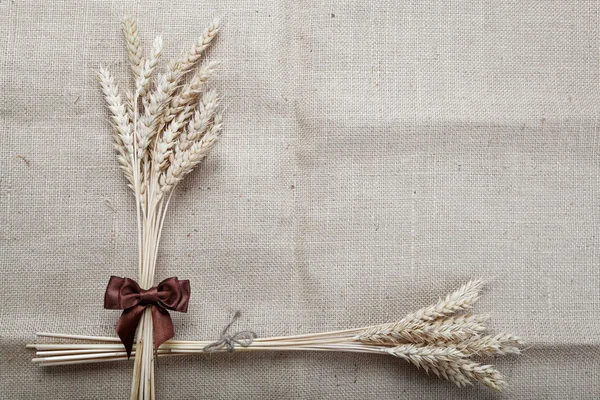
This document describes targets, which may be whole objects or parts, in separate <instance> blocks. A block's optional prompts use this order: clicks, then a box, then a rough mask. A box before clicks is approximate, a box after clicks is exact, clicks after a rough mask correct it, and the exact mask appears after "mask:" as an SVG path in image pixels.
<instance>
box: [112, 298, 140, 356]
mask: <svg viewBox="0 0 600 400" xmlns="http://www.w3.org/2000/svg"><path fill="white" fill-rule="evenodd" d="M144 308H145V307H144V306H140V305H137V306H134V307H131V308H127V309H125V310H124V311H123V314H121V318H119V321H118V322H117V327H116V331H117V334H118V335H119V338H120V339H121V342H123V345H124V346H125V351H126V352H127V358H129V357H131V351H132V350H133V342H134V341H135V330H136V329H137V326H138V324H139V323H140V319H141V318H142V315H143V314H144Z"/></svg>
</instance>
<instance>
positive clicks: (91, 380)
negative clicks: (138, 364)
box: [0, 0, 600, 399]
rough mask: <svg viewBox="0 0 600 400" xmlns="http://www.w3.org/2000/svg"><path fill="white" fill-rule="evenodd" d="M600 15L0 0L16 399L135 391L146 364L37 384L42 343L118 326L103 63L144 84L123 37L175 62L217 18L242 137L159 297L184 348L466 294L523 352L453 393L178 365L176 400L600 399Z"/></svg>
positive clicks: (309, 371)
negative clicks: (475, 292)
mask: <svg viewBox="0 0 600 400" xmlns="http://www.w3.org/2000/svg"><path fill="white" fill-rule="evenodd" d="M599 12H600V3H599V2H598V1H596V0H587V1H586V0H562V1H539V0H529V1H484V0H471V1H455V0H452V1H447V0H446V1H410V2H408V1H406V2H404V1H392V0H382V1H372V2H364V1H341V0H335V1H316V0H315V1H294V0H288V1H275V0H273V1H266V0H260V1H259V0H250V1H248V0H226V1H217V0H211V1H196V0H188V1H175V2H160V1H104V0H102V1H75V0H68V1H63V0H45V1H28V0H0V132H1V135H0V166H1V171H2V173H1V175H0V226H1V229H0V284H1V290H0V310H1V316H0V392H1V393H2V397H4V398H19V399H20V398H23V399H27V398H46V399H62V398H78V399H99V398H111V399H112V398H115V399H117V398H125V397H126V396H127V394H128V391H129V385H130V379H131V369H132V368H131V363H127V362H119V363H111V364H96V365H89V366H77V367H60V368H48V369H44V368H40V367H38V366H35V365H32V364H31V363H30V362H29V360H30V358H31V357H32V355H33V354H32V352H30V351H28V350H26V349H25V348H24V345H25V343H27V342H31V341H32V340H34V332H36V331H50V332H62V333H73V334H90V335H91V334H93V335H114V330H113V329H114V325H115V323H116V321H117V319H118V316H119V312H118V311H108V310H104V309H103V308H102V299H103V293H104V289H105V286H106V283H107V281H108V277H109V276H110V275H120V276H130V277H135V272H136V270H137V267H136V254H137V250H136V231H135V219H134V210H135V208H134V203H133V199H132V196H131V194H130V192H129V189H127V188H126V185H125V180H124V178H123V177H122V176H121V173H120V171H119V170H118V167H117V163H116V160H115V156H114V154H113V150H112V147H111V137H110V127H109V123H108V113H107V111H106V109H105V107H104V103H103V99H102V96H101V94H100V92H99V90H98V87H97V84H96V82H95V77H94V70H95V69H97V68H98V67H99V66H106V67H108V68H109V69H110V70H111V71H112V72H113V73H114V74H115V75H116V77H117V78H118V79H117V80H118V83H119V84H120V85H121V86H122V87H123V86H125V85H126V84H128V83H130V75H129V70H128V66H127V64H126V57H125V53H124V50H123V43H122V40H121V36H120V31H119V23H120V21H121V19H122V17H123V15H125V14H131V15H134V16H136V17H137V18H138V23H139V28H140V34H141V36H142V38H143V39H144V40H145V41H144V44H145V45H146V48H147V49H148V48H149V45H150V44H151V41H152V39H153V38H154V36H156V35H159V34H162V35H163V37H164V40H165V54H164V59H170V58H172V57H175V56H177V55H179V54H180V52H181V51H183V50H186V49H187V48H188V46H189V45H190V44H191V43H192V42H193V41H194V40H195V38H197V37H198V36H199V35H200V33H201V32H202V30H203V29H204V28H205V27H206V26H207V25H208V24H209V22H210V20H211V19H212V18H213V17H216V16H218V17H221V18H222V22H223V28H222V31H221V34H220V35H219V38H218V40H216V42H215V43H214V45H213V47H212V48H211V50H210V52H209V53H208V57H209V58H210V59H211V60H218V61H220V62H221V68H220V71H219V74H218V76H217V77H216V78H214V79H213V80H212V82H211V86H212V87H214V88H217V89H218V90H219V91H220V92H221V93H222V94H223V95H224V101H223V104H224V106H225V108H226V112H225V114H224V123H225V129H224V132H223V135H222V139H221V141H220V142H219V144H218V145H217V147H216V148H215V150H214V151H213V153H211V155H210V156H209V157H208V159H207V160H206V162H204V163H203V164H202V165H201V166H200V167H199V168H198V169H197V170H196V171H195V172H194V173H193V174H192V175H191V176H190V177H189V178H186V181H185V182H184V183H183V184H182V186H181V187H180V188H179V189H177V194H176V195H175V196H174V200H173V202H172V207H171V208H170V210H169V216H168V218H167V222H166V225H165V229H164V237H163V241H162V243H161V251H160V258H159V262H158V267H157V268H158V270H157V276H156V281H157V282H158V281H160V280H162V279H164V278H166V277H169V276H173V275H176V276H178V277H180V278H182V279H190V280H191V281H192V297H191V302H190V307H189V312H188V314H178V313H174V315H173V319H174V322H175V329H176V333H177V338H181V339H212V338H215V339H216V338H217V337H218V335H219V332H220V330H221V329H222V327H223V326H225V325H226V324H227V322H228V321H229V319H230V318H231V316H232V314H233V312H234V311H235V310H238V309H239V310H241V311H242V318H241V319H240V320H239V322H238V323H237V325H236V326H237V328H239V329H240V330H241V329H251V330H254V331H256V332H257V333H258V335H260V336H272V335H286V334H299V333H308V332H315V331H325V330H337V329H344V328H349V327H357V326H363V325H369V324H375V323H383V322H389V321H394V320H397V319H399V318H400V317H401V316H403V315H404V314H406V313H407V312H410V311H413V310H415V309H417V308H419V307H422V306H424V305H428V304H429V303H430V302H432V301H434V300H436V299H437V297H438V296H440V295H443V294H445V293H447V292H449V291H452V290H453V289H455V288H456V287H458V286H459V285H460V284H462V283H463V282H465V281H466V280H468V279H469V278H471V277H480V278H483V279H486V280H489V281H490V283H489V284H488V286H487V288H486V290H485V292H484V295H483V298H482V299H481V301H480V303H478V305H477V307H476V310H477V311H478V312H484V313H490V314H491V315H492V320H491V326H492V328H493V329H494V330H496V331H500V330H502V331H507V332H511V333H514V334H517V335H519V336H522V337H524V338H526V340H527V342H528V350H527V351H526V352H525V354H524V355H523V356H522V357H516V358H514V357H507V358H500V359H497V360H492V362H493V363H495V364H496V365H497V366H498V368H499V369H500V371H501V372H502V373H504V374H505V375H506V378H507V380H508V382H509V383H510V385H511V387H510V388H509V389H508V391H507V392H506V394H504V395H503V396H502V395H498V394H494V393H492V392H490V391H489V390H487V389H485V388H482V387H481V386H479V385H476V386H475V387H473V388H467V389H463V390H460V389H457V388H455V387H453V386H452V385H451V384H450V383H448V382H446V381H442V380H438V379H436V378H431V377H428V376H427V375H426V374H424V373H423V372H422V371H418V370H416V369H415V368H414V367H412V366H409V365H407V364H406V363H405V362H404V361H401V360H397V359H394V358H392V357H382V356H371V355H353V354H350V355H343V354H314V353H300V352H298V353H274V354H226V355H214V356H212V357H187V358H177V359H164V360H163V361H161V362H160V365H159V367H158V369H157V371H156V380H157V392H158V394H159V397H160V398H163V399H189V398H221V399H226V398H248V399H280V398H284V399H301V398H330V399H353V398H356V399H368V398H377V399H395V398H419V399H447V398H453V399H471V398H481V399H500V398H511V399H540V398H544V399H566V398H572V399H593V398H598V396H599V395H600V377H599V376H600V351H599V345H600V339H599V338H600V322H598V316H599V315H600V269H599V264H600V254H599V248H600V246H599V244H600V236H599V235H600V232H599V228H600V219H599V218H600V208H599V205H600V188H599V187H600V185H599V183H600V155H599V151H600V141H599V126H600V122H599V118H598V117H599V116H600V90H599V89H600V87H599V82H600V76H599V75H600V74H599V72H600V64H599V49H600V31H599V26H600V15H599Z"/></svg>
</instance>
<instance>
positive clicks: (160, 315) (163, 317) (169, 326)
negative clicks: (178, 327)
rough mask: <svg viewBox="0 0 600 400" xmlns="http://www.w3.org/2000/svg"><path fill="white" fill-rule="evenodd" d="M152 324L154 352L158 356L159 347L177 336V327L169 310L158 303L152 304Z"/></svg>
mask: <svg viewBox="0 0 600 400" xmlns="http://www.w3.org/2000/svg"><path fill="white" fill-rule="evenodd" d="M152 324H153V325H154V354H155V356H157V355H158V353H157V352H158V347H159V346H160V345H161V344H163V343H164V342H166V341H167V340H169V339H171V338H172V337H174V336H175V329H174V328H173V321H172V320H171V316H170V315H169V312H168V311H167V310H166V309H164V308H163V307H160V306H157V305H154V306H152Z"/></svg>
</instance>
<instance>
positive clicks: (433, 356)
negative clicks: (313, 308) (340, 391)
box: [27, 280, 523, 391]
mask: <svg viewBox="0 0 600 400" xmlns="http://www.w3.org/2000/svg"><path fill="white" fill-rule="evenodd" d="M482 285H483V283H482V282H481V281H478V280H474V281H470V282H468V283H466V284H465V285H463V286H461V287H460V288H459V289H458V290H456V291H455V292H453V293H451V294H449V295H448V296H446V297H445V298H444V299H442V300H440V301H438V302H437V303H435V304H433V305H431V306H429V307H425V308H422V309H420V310H418V311H417V312H415V313H411V314H408V315H407V316H406V317H404V318H403V319H401V320H400V321H398V322H395V323H389V324H382V325H374V326H368V327H362V328H354V329H347V330H342V331H334V332H323V333H314V334H304V335H294V336H280V337H267V338H254V337H251V336H248V335H246V336H245V337H243V338H238V339H236V336H237V334H235V335H227V333H226V332H224V333H223V335H222V338H221V340H220V341H218V342H217V343H218V344H219V345H218V346H214V345H215V342H214V341H211V340H204V341H185V340H169V341H167V342H165V343H164V344H162V345H161V346H160V347H159V348H158V350H157V355H158V357H168V356H182V355H192V354H206V353H214V352H227V351H234V352H239V351H243V352H256V351H330V352H355V353H371V354H383V355H391V356H394V357H398V358H401V359H403V360H406V361H408V362H409V363H411V364H413V365H415V366H416V367H418V368H421V369H423V370H425V371H426V372H428V373H429V372H431V373H433V374H435V375H436V376H438V377H441V378H444V379H447V380H449V381H451V382H453V383H455V384H456V385H458V386H459V387H462V386H466V385H470V384H472V383H473V382H481V383H483V384H484V385H486V386H488V387H490V388H492V389H494V390H497V391H501V390H502V389H503V388H504V387H505V385H506V383H505V380H504V378H503V376H502V375H501V374H500V373H499V372H498V371H497V370H496V369H495V368H494V367H493V366H491V365H488V364H484V363H482V362H480V361H479V360H480V359H485V358H486V357H495V356H503V355H508V354H520V353H521V350H520V348H521V347H522V345H523V341H522V340H521V339H520V338H518V337H516V336H513V335H510V334H506V333H500V334H496V335H489V334H486V332H487V328H486V326H485V322H486V321H487V320H488V316H486V315H476V314H472V313H471V308H472V307H473V304H474V303H475V302H476V301H477V299H478V298H479V295H480V291H481V288H482ZM38 336H41V337H50V338H61V339H75V340H77V341H78V342H75V343H73V342H68V343H36V344H30V345H27V347H30V348H33V349H36V350H37V351H36V357H35V358H34V359H33V360H32V361H33V362H35V363H37V364H39V365H41V366H57V365H70V364H83V363H98V362H109V361H120V360H127V358H128V357H127V353H126V352H125V348H124V346H123V344H122V343H120V339H119V338H111V337H94V336H78V335H61V334H51V333H38ZM223 339H225V340H223ZM228 340H229V341H228ZM140 345H143V344H138V345H137V346H135V347H134V350H133V354H137V350H138V349H139V346H140Z"/></svg>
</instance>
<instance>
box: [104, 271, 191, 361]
mask: <svg viewBox="0 0 600 400" xmlns="http://www.w3.org/2000/svg"><path fill="white" fill-rule="evenodd" d="M189 300H190V281H189V280H182V281H180V280H179V279H177V278H175V277H173V278H167V279H165V280H164V281H162V282H161V283H159V284H158V285H157V286H154V287H152V288H150V289H148V290H144V289H142V288H140V286H139V285H138V284H137V282H136V281H134V280H133V279H129V278H120V277H118V276H111V277H110V280H109V281H108V286H107V287H106V293H105V294H104V308H106V309H109V310H124V311H123V314H121V318H119V322H117V334H118V335H119V337H120V338H121V342H123V344H124V345H125V350H126V351H127V357H130V356H131V350H132V349H133V342H134V340H135V330H136V328H137V326H138V324H139V322H140V319H141V318H142V314H143V313H144V309H145V308H146V307H152V323H153V325H154V349H155V351H156V349H158V346H160V345H161V344H163V343H164V342H165V341H167V340H169V339H171V338H172V337H173V336H175V330H174V329H173V321H171V316H170V315H169V312H168V311H167V310H174V311H179V312H187V308H188V302H189Z"/></svg>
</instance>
